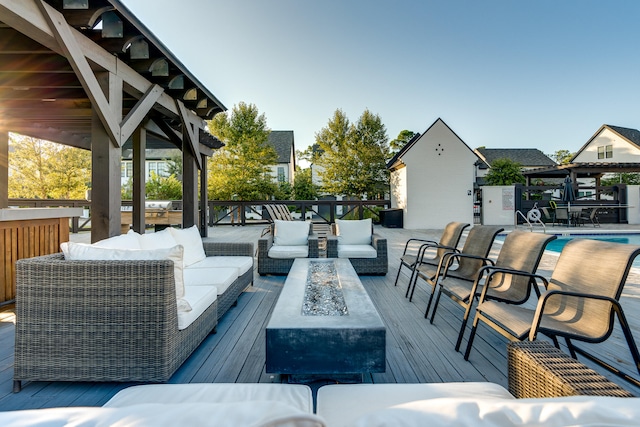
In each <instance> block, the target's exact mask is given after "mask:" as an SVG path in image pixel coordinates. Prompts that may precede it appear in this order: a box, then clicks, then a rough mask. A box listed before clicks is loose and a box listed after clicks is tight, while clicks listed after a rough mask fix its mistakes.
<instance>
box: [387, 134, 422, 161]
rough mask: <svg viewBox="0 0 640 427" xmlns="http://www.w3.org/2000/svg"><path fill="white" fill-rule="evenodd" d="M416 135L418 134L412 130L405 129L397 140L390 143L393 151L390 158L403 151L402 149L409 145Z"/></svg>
mask: <svg viewBox="0 0 640 427" xmlns="http://www.w3.org/2000/svg"><path fill="white" fill-rule="evenodd" d="M416 135H417V133H415V132H412V131H410V130H406V129H405V130H402V131H400V133H399V134H398V136H397V137H396V139H394V140H392V141H391V142H390V143H389V148H390V149H391V156H390V157H393V156H394V155H395V154H396V153H397V152H398V151H400V150H402V148H403V147H404V146H405V145H407V142H409V141H411V139H412V138H413V137H415V136H416Z"/></svg>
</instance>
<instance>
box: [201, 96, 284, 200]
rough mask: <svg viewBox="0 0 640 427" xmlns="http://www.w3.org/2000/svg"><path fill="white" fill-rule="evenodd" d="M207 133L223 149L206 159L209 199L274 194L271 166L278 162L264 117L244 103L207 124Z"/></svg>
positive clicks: (253, 198)
mask: <svg viewBox="0 0 640 427" xmlns="http://www.w3.org/2000/svg"><path fill="white" fill-rule="evenodd" d="M208 127H209V131H210V132H211V134H212V135H214V136H216V137H217V138H218V139H219V140H220V141H222V142H224V143H225V146H224V147H222V148H221V149H219V150H217V151H216V152H215V153H214V155H213V156H212V157H211V158H210V159H209V189H208V192H209V198H211V199H212V200H230V199H232V198H237V199H238V200H266V199H268V198H269V197H270V196H271V195H273V194H275V192H276V191H277V185H276V184H275V183H274V182H273V177H272V174H271V166H272V165H274V164H275V163H276V162H277V159H278V156H277V154H276V151H275V149H274V148H273V147H272V146H271V145H269V144H268V142H267V139H268V137H269V133H270V132H271V130H270V129H269V128H268V127H267V119H266V118H265V116H264V114H259V112H258V109H257V107H256V106H255V105H253V104H245V103H243V102H241V103H239V104H238V105H237V106H234V107H233V109H232V110H231V112H230V113H229V112H225V113H219V114H217V115H216V116H215V117H214V118H213V119H212V120H210V121H209V122H208Z"/></svg>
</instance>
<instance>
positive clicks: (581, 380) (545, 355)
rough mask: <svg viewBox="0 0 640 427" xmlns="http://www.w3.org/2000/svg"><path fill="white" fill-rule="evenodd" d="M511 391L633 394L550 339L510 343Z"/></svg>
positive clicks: (518, 393)
mask: <svg viewBox="0 0 640 427" xmlns="http://www.w3.org/2000/svg"><path fill="white" fill-rule="evenodd" d="M507 357H508V363H509V392H510V393H511V394H513V395H514V396H515V397H517V398H537V397H561V396H577V395H586V396H615V397H633V394H631V393H629V392H628V391H627V390H624V389H623V388H621V387H620V386H618V385H617V384H615V383H613V382H611V381H609V380H608V379H607V378H605V377H604V376H602V375H600V374H598V373H597V372H596V371H594V370H592V369H590V368H588V367H587V366H585V365H583V364H582V363H580V362H578V361H577V360H575V359H573V358H571V357H570V356H569V355H568V354H566V353H563V352H562V351H560V350H559V349H557V348H555V347H554V346H553V345H552V344H551V343H548V342H546V341H517V342H511V343H509V345H508V346H507Z"/></svg>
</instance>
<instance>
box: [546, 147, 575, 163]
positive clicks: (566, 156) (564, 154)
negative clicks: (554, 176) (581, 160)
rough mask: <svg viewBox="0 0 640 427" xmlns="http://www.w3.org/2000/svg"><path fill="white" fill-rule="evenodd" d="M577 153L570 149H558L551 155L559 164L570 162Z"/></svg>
mask: <svg viewBox="0 0 640 427" xmlns="http://www.w3.org/2000/svg"><path fill="white" fill-rule="evenodd" d="M575 155H576V153H572V152H571V151H569V150H558V151H556V152H555V153H553V154H552V155H551V156H549V157H551V158H552V159H553V160H555V162H556V163H557V164H559V165H566V164H568V163H569V160H571V158H572V157H573V156H575Z"/></svg>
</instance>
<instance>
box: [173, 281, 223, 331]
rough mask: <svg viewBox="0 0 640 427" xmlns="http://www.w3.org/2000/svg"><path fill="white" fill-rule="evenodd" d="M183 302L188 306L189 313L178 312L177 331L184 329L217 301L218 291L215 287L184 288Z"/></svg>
mask: <svg viewBox="0 0 640 427" xmlns="http://www.w3.org/2000/svg"><path fill="white" fill-rule="evenodd" d="M183 299H184V301H186V302H187V303H188V304H189V305H190V306H191V310H190V311H178V329H180V330H182V329H186V328H187V327H188V326H189V325H190V324H191V323H193V322H194V321H195V320H196V319H197V318H198V317H200V315H201V314H202V313H204V312H205V310H206V309H207V308H209V306H210V305H211V304H213V303H214V301H216V300H217V299H218V289H217V288H216V287H215V286H185V294H184V298H183Z"/></svg>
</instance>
